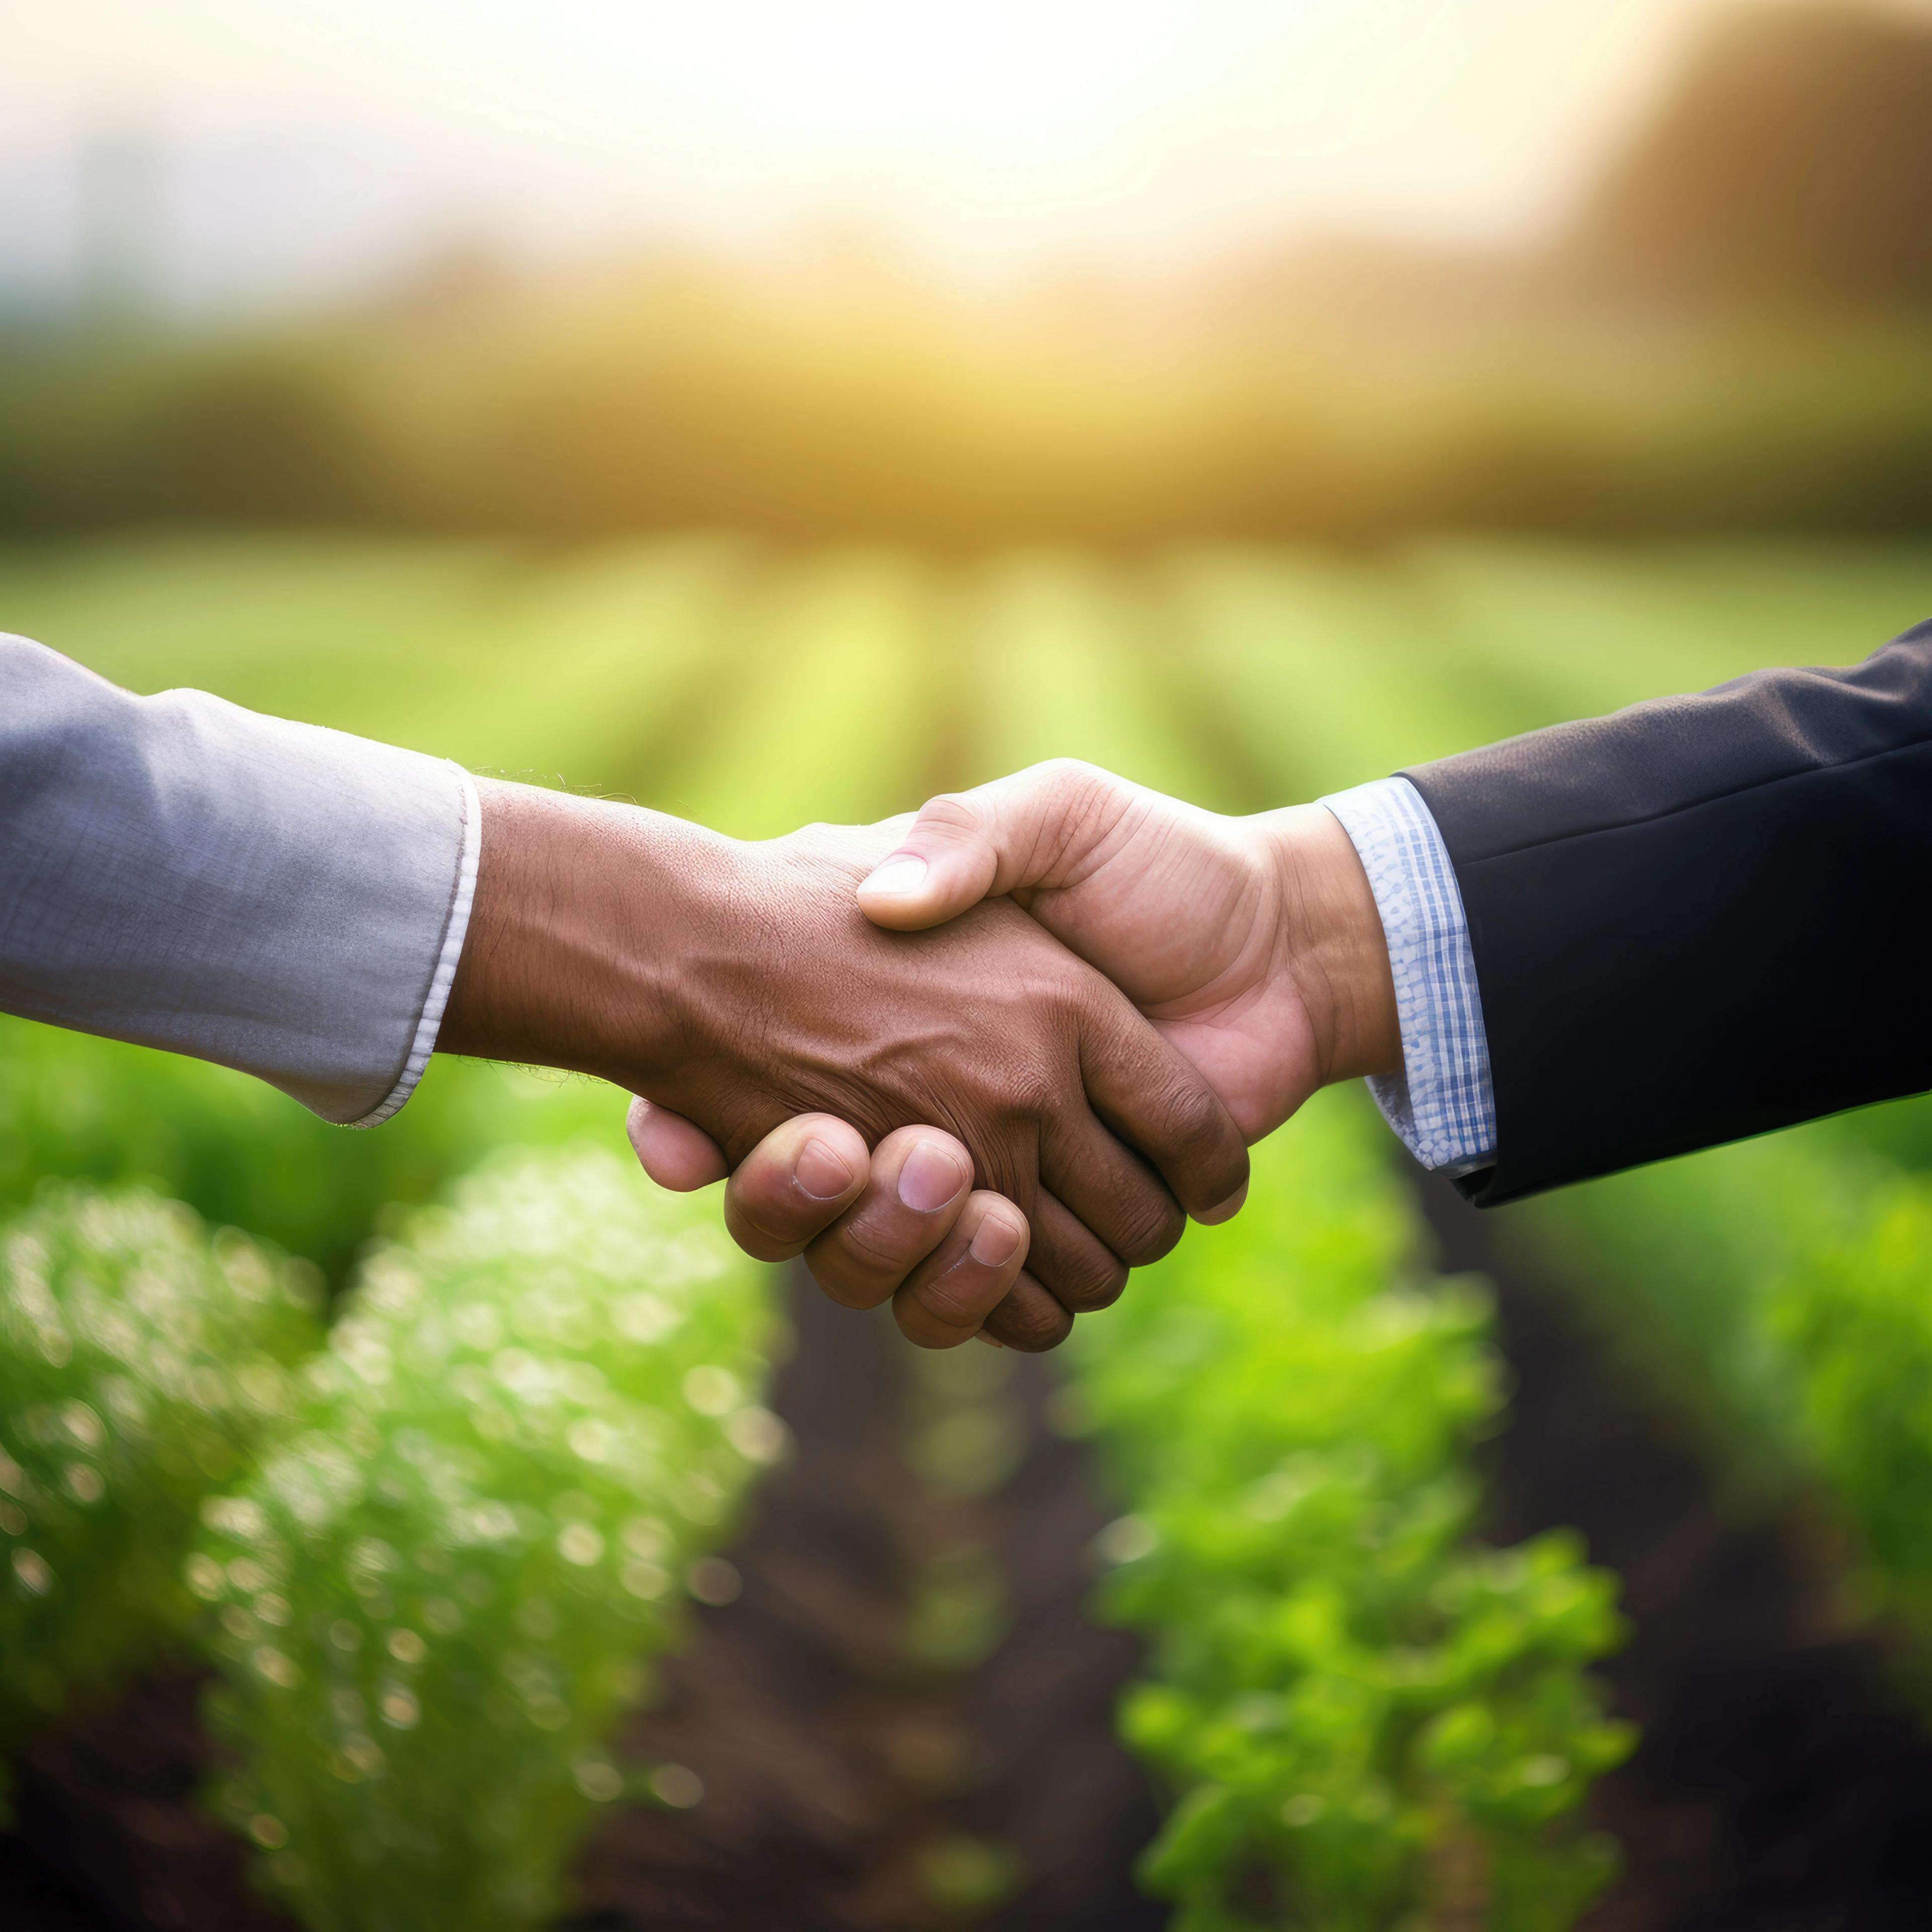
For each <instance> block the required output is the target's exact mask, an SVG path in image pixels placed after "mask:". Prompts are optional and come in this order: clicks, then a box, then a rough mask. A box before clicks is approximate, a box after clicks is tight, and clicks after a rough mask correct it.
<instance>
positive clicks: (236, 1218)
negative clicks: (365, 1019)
mask: <svg viewBox="0 0 1932 1932" xmlns="http://www.w3.org/2000/svg"><path fill="white" fill-rule="evenodd" d="M0 1055H4V1056H5V1064H6V1069H7V1077H6V1079H5V1081H0V1211H4V1210H5V1208H8V1207H11V1206H15V1205H19V1206H24V1205H26V1203H27V1202H28V1201H30V1200H31V1199H32V1198H33V1194H34V1190H35V1188H36V1187H38V1186H39V1185H40V1182H41V1181H43V1179H45V1178H49V1177H50V1176H52V1177H58V1178H61V1179H63V1180H87V1181H95V1182H99V1183H102V1184H109V1183H113V1182H116V1181H139V1182H141V1183H142V1184H146V1185H148V1186H151V1187H154V1188H156V1189H157V1190H159V1191H160V1193H164V1194H167V1195H170V1196H174V1197H175V1198H176V1199H180V1200H183V1201H185V1202H187V1203H188V1204H189V1205H190V1206H191V1207H193V1208H194V1209H195V1210H196V1212H198V1213H199V1214H202V1215H203V1216H204V1217H206V1218H207V1219H208V1220H210V1221H211V1222H214V1223H217V1224H228V1225H233V1226H236V1227H244V1228H247V1229H250V1230H251V1232H254V1233H257V1234H260V1235H263V1236H265V1237H266V1238H268V1239H269V1240H271V1241H275V1243H277V1244H278V1245H279V1246H281V1247H284V1248H285V1249H287V1250H290V1252H292V1253H296V1254H300V1255H304V1256H307V1257H308V1259H311V1260H312V1261H314V1262H316V1263H317V1265H319V1266H320V1267H321V1268H323V1270H324V1271H326V1273H327V1274H328V1275H329V1277H330V1279H331V1280H339V1279H341V1277H342V1276H344V1274H346V1273H347V1271H348V1269H349V1267H350V1264H351V1263H352V1262H353V1259H354V1257H355V1256H356V1252H357V1250H359V1248H360V1247H362V1244H363V1243H364V1242H365V1241H367V1240H368V1238H369V1235H370V1233H371V1230H372V1229H374V1226H376V1224H377V1221H378V1220H379V1218H380V1214H381V1213H382V1211H383V1209H384V1208H386V1207H388V1206H389V1205H390V1204H392V1203H395V1202H408V1203H415V1202H423V1201H426V1200H428V1199H431V1198H432V1197H433V1196H434V1195H435V1193H436V1192H437V1190H438V1189H439V1188H440V1187H443V1186H445V1185H446V1184H448V1182H449V1181H450V1180H451V1179H452V1178H453V1177H454V1176H455V1175H458V1174H460V1173H461V1172H463V1170H464V1169H466V1168H469V1167H470V1166H473V1165H474V1164H475V1163H476V1162H477V1161H478V1160H480V1159H481V1157H482V1156H483V1155H484V1154H486V1153H487V1152H488V1151H490V1148H493V1147H496V1146H498V1145H502V1143H503V1142H505V1141H506V1140H511V1139H514V1140H518V1141H535V1140H546V1141H547V1140H552V1139H562V1138H565V1137H568V1136H571V1135H574V1134H577V1133H583V1132H584V1131H585V1130H586V1127H589V1126H590V1125H591V1124H593V1123H599V1122H601V1121H603V1120H605V1119H607V1120H608V1121H609V1124H610V1132H611V1133H613V1134H614V1133H616V1131H617V1130H618V1123H619V1121H620V1120H621V1119H622V1101H621V1100H620V1099H619V1097H617V1096H616V1094H614V1093H613V1092H612V1091H611V1090H610V1088H607V1087H604V1086H601V1085H598V1084H597V1083H595V1082H568V1083H565V1082H539V1081H537V1080H534V1079H530V1078H529V1076H524V1075H521V1074H519V1073H515V1072H514V1071H513V1070H509V1069H506V1068H498V1067H487V1066H484V1065H480V1064H473V1063H472V1064H463V1063H453V1062H449V1061H437V1062H435V1063H434V1064H432V1066H431V1068H430V1070H429V1072H428V1075H427V1076H425V1079H424V1081H423V1082H422V1085H421V1086H420V1087H419V1088H418V1090H417V1091H416V1094H415V1095H414V1097H413V1098H412V1099H411V1100H410V1104H409V1106H407V1108H405V1109H404V1111H403V1112H402V1113H401V1114H400V1115H398V1117H397V1118H395V1120H394V1121H392V1122H390V1123H389V1124H388V1125H387V1126H386V1127H384V1128H383V1131H382V1132H381V1133H366V1134H358V1133H344V1132H343V1131H342V1130H341V1129H340V1128H338V1127H331V1126H329V1124H328V1123H327V1122H326V1121H320V1120H317V1118H316V1117H315V1116H314V1115H313V1114H311V1113H308V1112H306V1111H305V1109H303V1108H302V1107H301V1106H299V1105H298V1104H297V1103H296V1102H295V1101H293V1100H290V1099H289V1098H288V1097H287V1095H285V1094H278V1093H277V1092H276V1091H275V1089H274V1088H272V1087H269V1086H266V1085H264V1084H263V1082H260V1081H259V1080H254V1079H250V1078H249V1077H248V1076H247V1075H246V1074H242V1073H235V1072H233V1071H232V1070H230V1069H229V1068H227V1067H211V1066H209V1065H208V1064H205V1062H203V1061H196V1060H187V1059H184V1058H181V1057H180V1056H179V1055H173V1054H166V1053H157V1052H152V1051H151V1050H149V1049H145V1048H142V1047H137V1046H126V1045H124V1044H123V1043H121V1042H120V1041H118V1040H96V1039H94V1038H92V1037H89V1036H88V1035H86V1034H74V1033H65V1032H62V1031H59V1030H58V1029H57V1028H52V1027H46V1026H38V1025H34V1024H33V1023H32V1022H30V1021H27V1020H20V1019H9V1018H7V1017H5V1016H0Z"/></svg>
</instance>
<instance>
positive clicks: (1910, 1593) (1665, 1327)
mask: <svg viewBox="0 0 1932 1932" xmlns="http://www.w3.org/2000/svg"><path fill="white" fill-rule="evenodd" d="M1926 1121H1927V1106H1926V1103H1924V1102H1922V1101H1912V1102H1901V1103H1896V1104H1894V1105H1893V1106H1888V1107H1884V1108H1874V1109H1869V1110H1867V1112H1864V1113H1862V1114H1859V1115H1848V1116H1845V1117H1842V1118H1839V1119H1836V1120H1832V1121H1820V1122H1817V1123H1814V1124H1812V1125H1811V1126H1809V1127H1802V1128H1799V1129H1796V1130H1793V1131H1792V1132H1790V1133H1786V1134H1781V1135H1778V1136H1773V1137H1772V1138H1769V1139H1763V1140H1758V1141H1751V1142H1744V1143H1742V1144H1741V1145H1736V1146H1733V1147H1727V1148H1715V1149H1713V1150H1712V1151H1710V1152H1709V1153H1706V1154H1697V1155H1694V1156H1692V1157H1690V1158H1688V1159H1687V1160H1679V1161H1673V1162H1669V1163H1664V1164H1663V1165H1661V1166H1656V1167H1652V1168H1645V1169H1639V1170H1638V1171H1637V1172H1634V1173H1631V1174H1625V1175H1615V1176H1613V1177H1611V1178H1609V1179H1607V1180H1604V1181H1594V1182H1592V1183H1591V1184H1589V1185H1588V1186H1586V1187H1577V1188H1572V1189H1569V1190H1565V1192H1563V1193H1558V1194H1554V1195H1551V1196H1547V1197H1545V1198H1544V1199H1539V1200H1537V1201H1534V1202H1525V1203H1523V1204H1522V1205H1520V1207H1519V1208H1517V1209H1515V1210H1514V1211H1513V1212H1512V1214H1511V1217H1510V1219H1509V1220H1508V1223H1506V1224H1505V1225H1506V1226H1507V1228H1508V1230H1509V1231H1510V1233H1511V1238H1513V1239H1514V1241H1516V1242H1517V1243H1518V1244H1520V1245H1521V1247H1523V1250H1525V1251H1526V1252H1527V1253H1529V1255H1531V1256H1532V1257H1533V1258H1534V1259H1535V1263H1536V1265H1537V1268H1538V1270H1539V1271H1541V1274H1543V1275H1544V1278H1545V1279H1547V1280H1550V1281H1552V1282H1553V1283H1556V1284H1557V1285H1558V1286H1560V1287H1561V1288H1562V1289H1564V1290H1565V1292H1566V1293H1567V1294H1568V1295H1569V1296H1570V1297H1571V1300H1572V1301H1573V1304H1574V1306H1576V1307H1579V1308H1580V1309H1581V1310H1583V1312H1584V1313H1585V1315H1586V1319H1589V1321H1590V1322H1591V1323H1592V1325H1593V1326H1594V1327H1595V1328H1597V1329H1598V1331H1599V1332H1600V1333H1601V1334H1602V1335H1603V1337H1604V1340H1605V1342H1606V1343H1607V1346H1609V1347H1610V1348H1611V1349H1614V1350H1615V1351H1616V1352H1618V1353H1619V1354H1620V1355H1622V1357H1623V1358H1625V1360H1626V1361H1628V1363H1629V1364H1631V1367H1632V1368H1633V1369H1634V1371H1635V1372H1636V1373H1638V1374H1639V1375H1640V1376H1642V1377H1643V1378H1644V1379H1646V1381H1647V1382H1648V1383H1649V1385H1650V1386H1651V1387H1652V1388H1655V1389H1656V1390H1658V1391H1659V1392H1660V1393H1661V1394H1662V1395H1663V1396H1664V1397H1665V1398H1666V1399H1667V1400H1668V1401H1669V1402H1670V1403H1671V1405H1672V1406H1673V1408H1674V1409H1675V1410H1676V1412H1677V1414H1678V1415H1679V1416H1681V1417H1682V1418H1683V1421H1684V1423H1685V1427H1687V1429H1688V1430H1691V1431H1692V1432H1694V1434H1695V1435H1696V1436H1697V1438H1698V1439H1699V1440H1700V1442H1701V1444H1702V1445H1703V1447H1704V1448H1706V1451H1708V1453H1709V1454H1710V1455H1711V1457H1712V1459H1713V1460H1714V1462H1715V1464H1716V1466H1718V1468H1719V1469H1721V1471H1723V1472H1724V1473H1725V1474H1726V1475H1727V1476H1728V1477H1729V1478H1730V1480H1731V1481H1732V1482H1733V1484H1734V1485H1735V1487H1736V1490H1737V1491H1738V1493H1739V1497H1740V1499H1742V1500H1744V1501H1745V1502H1748V1503H1749V1504H1751V1505H1754V1506H1755V1507H1758V1508H1767V1507H1777V1506H1780V1505H1784V1504H1785V1503H1787V1502H1790V1500H1791V1499H1793V1496H1805V1497H1808V1498H1810V1499H1813V1500H1814V1502H1817V1504H1819V1505H1821V1506H1822V1507H1821V1511H1820V1514H1822V1516H1823V1518H1824V1519H1825V1520H1827V1521H1829V1523H1832V1524H1833V1525H1835V1526H1836V1529H1837V1530H1838V1532H1839V1533H1840V1534H1841V1535H1847V1536H1848V1537H1849V1542H1850V1549H1849V1559H1850V1565H1849V1568H1850V1572H1851V1575H1850V1582H1851V1583H1852V1589H1850V1590H1849V1592H1846V1593H1845V1595H1844V1597H1843V1607H1844V1608H1845V1609H1846V1610H1847V1611H1848V1612H1849V1613H1851V1614H1852V1616H1854V1617H1855V1618H1858V1619H1862V1618H1866V1617H1870V1616H1881V1617H1886V1618H1890V1619H1894V1620H1895V1621H1896V1622H1897V1623H1898V1624H1900V1625H1901V1626H1902V1627H1903V1629H1904V1631H1906V1634H1908V1635H1909V1638H1910V1640H1911V1642H1910V1651H1911V1655H1910V1656H1909V1658H1907V1660H1906V1662H1907V1666H1908V1674H1909V1676H1910V1677H1911V1678H1912V1680H1913V1682H1914V1683H1915V1687H1916V1688H1917V1690H1918V1694H1919V1695H1920V1696H1921V1698H1924V1699H1926V1700H1928V1701H1932V1181H1928V1179H1927V1178H1926V1177H1925V1176H1924V1175H1922V1174H1921V1173H1920V1172H1915V1171H1914V1170H1913V1168H1912V1167H1911V1166H1905V1165H1902V1164H1901V1161H1900V1159H1897V1158H1894V1157H1895V1156H1896V1157H1904V1158H1905V1159H1906V1160H1914V1159H1915V1157H1918V1155H1919V1154H1921V1153H1922V1150H1923V1148H1924V1136H1925V1131H1926Z"/></svg>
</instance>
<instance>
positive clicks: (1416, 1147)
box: [1320, 778, 1496, 1176]
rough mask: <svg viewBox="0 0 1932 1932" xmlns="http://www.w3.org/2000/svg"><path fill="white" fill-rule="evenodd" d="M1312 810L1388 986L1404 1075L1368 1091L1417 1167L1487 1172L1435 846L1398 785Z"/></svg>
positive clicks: (1445, 886)
mask: <svg viewBox="0 0 1932 1932" xmlns="http://www.w3.org/2000/svg"><path fill="white" fill-rule="evenodd" d="M1320 802H1321V803H1322V804H1323V805H1326V806H1327V807H1328V809H1329V810H1330V811H1331V812H1333V813H1334V814H1335V816H1336V817H1337V819H1339V820H1340V821H1341V824H1342V829H1343V830H1344V831H1345V832H1347V833H1348V835H1349V838H1350V839H1351V840H1352V841H1353V843H1354V844H1355V850H1356V852H1357V853H1358V855H1359V856H1360V857H1361V861H1362V868H1363V869H1364V871H1366V872H1367V874H1368V876H1369V887H1370V890H1371V891H1372V892H1373V893H1374V894H1375V898H1376V910H1377V911H1378V912H1379V913H1380V914H1381V915H1382V932H1383V934H1384V935H1385V937H1386V938H1387V939H1388V951H1389V970H1390V971H1391V974H1392V975H1393V976H1394V980H1395V1004H1396V1014H1397V1019H1398V1021H1399V1022H1400V1026H1401V1029H1402V1058H1403V1070H1402V1072H1401V1073H1396V1074H1388V1075H1384V1076H1379V1077H1377V1078H1375V1079H1371V1080H1370V1082H1369V1091H1370V1093H1372V1094H1373V1095H1374V1096H1375V1100H1376V1106H1379V1108H1381V1109H1382V1116H1383V1118H1385V1120H1386V1121H1388V1124H1389V1125H1390V1126H1391V1127H1393V1128H1394V1130H1395V1131H1396V1133H1397V1134H1398V1135H1399V1136H1400V1137H1401V1139H1402V1142H1403V1145H1404V1146H1406V1148H1408V1149H1409V1152H1410V1153H1411V1154H1414V1155H1415V1157H1416V1159H1417V1160H1418V1161H1420V1162H1421V1163H1422V1165H1423V1166H1424V1167H1426V1168H1428V1169H1432V1170H1433V1172H1437V1173H1439V1174H1446V1175H1452V1176H1453V1175H1463V1174H1470V1173H1473V1172H1475V1171H1476V1169H1478V1168H1484V1167H1487V1166H1490V1165H1491V1164H1492V1163H1493V1162H1494V1160H1495V1159H1496V1094H1495V1091H1494V1088H1493V1085H1492V1084H1491V1082H1490V1043H1489V1035H1488V1034H1487V1032H1486V1031H1485V1030H1484V1025H1483V1001H1482V995H1481V992H1479V991H1478V988H1477V985H1476V962H1475V953H1473V952H1472V950H1471V948H1470V945H1469V920H1468V919H1467V917H1466V916H1465V914H1464V913H1463V895H1462V892H1461V890H1460V888H1459V887H1458V886H1457V883H1456V868H1455V867H1454V865H1453V864H1452V863H1451V860H1450V857H1449V851H1448V847H1446V846H1445V844H1443V842H1442V833H1441V832H1440V831H1439V830H1438V829H1437V828H1436V820H1434V819H1433V817H1431V816H1430V811H1429V808H1428V807H1427V805H1424V803H1423V802H1422V794H1421V793H1420V792H1418V790H1416V788H1415V786H1413V785H1412V784H1410V783H1409V781H1408V780H1407V779H1406V778H1379V779H1378V780H1376V782H1375V783H1374V784H1365V785H1357V786H1356V787H1355V788H1354V789H1353V790H1350V791H1343V792H1337V793H1333V794H1332V795H1331V796H1329V797H1327V798H1325V799H1322V800H1321V801H1320Z"/></svg>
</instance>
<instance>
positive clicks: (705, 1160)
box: [624, 1094, 731, 1194]
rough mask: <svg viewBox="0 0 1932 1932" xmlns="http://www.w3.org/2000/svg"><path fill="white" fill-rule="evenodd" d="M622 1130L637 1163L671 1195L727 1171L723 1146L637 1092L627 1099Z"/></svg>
mask: <svg viewBox="0 0 1932 1932" xmlns="http://www.w3.org/2000/svg"><path fill="white" fill-rule="evenodd" d="M624 1132H625V1134H626V1135H627V1136H628V1137H629V1139H630V1143H631V1151H632V1152H633V1153H634V1154H636V1156H637V1165H638V1166H640V1167H641V1168H642V1169H643V1170H644V1172H646V1174H648V1175H649V1176H650V1178H652V1180H653V1181H655V1182H656V1183H657V1184H658V1186H659V1187H663V1188H667V1189H669V1190H670V1192H671V1193H673V1194H689V1193H692V1192H693V1191H694V1190H696V1189H697V1188H700V1187H709V1186H710V1185H711V1184H712V1182H713V1181H722V1180H723V1179H724V1177H725V1175H727V1174H729V1173H730V1171H731V1169H730V1163H729V1162H727V1160H725V1158H724V1149H723V1148H721V1147H719V1145H718V1143H717V1142H715V1141H714V1140H713V1139H712V1138H711V1136H709V1134H707V1133H706V1132H705V1131H704V1130H703V1128H702V1127H699V1126H698V1125H697V1124H696V1123H695V1122H694V1121H687V1120H686V1119H685V1118H684V1116H683V1115H682V1114H673V1112H671V1110H670V1109H669V1108H668V1107H659V1106H654V1105H653V1104H652V1103H651V1102H650V1101H649V1100H646V1099H645V1098H644V1097H643V1095H642V1094H639V1095H638V1096H637V1098H636V1099H635V1100H633V1101H632V1102H631V1111H630V1112H629V1113H628V1115H625V1120H624Z"/></svg>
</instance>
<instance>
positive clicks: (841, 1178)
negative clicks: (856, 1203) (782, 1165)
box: [791, 1140, 852, 1201]
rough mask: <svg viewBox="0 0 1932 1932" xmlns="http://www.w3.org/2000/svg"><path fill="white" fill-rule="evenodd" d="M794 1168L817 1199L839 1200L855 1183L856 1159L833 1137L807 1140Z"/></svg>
mask: <svg viewBox="0 0 1932 1932" xmlns="http://www.w3.org/2000/svg"><path fill="white" fill-rule="evenodd" d="M791 1172H792V1178H793V1180H794V1181H796V1182H797V1183H798V1184H799V1187H802V1188H803V1189H804V1190H805V1193H808V1195H810V1196H811V1198H812V1199H813V1200H814V1201H833V1200H836V1199H838V1196H840V1195H841V1194H843V1193H844V1192H845V1190H847V1188H848V1187H850V1186H851V1185H852V1163H850V1161H849V1160H847V1159H846V1158H845V1157H844V1155H843V1154H841V1153H840V1152H839V1151H838V1149H837V1148H835V1147H834V1146H833V1145H832V1144H831V1142H829V1141H820V1140H809V1141H807V1142H805V1146H804V1148H803V1150H802V1152H801V1153H800V1154H799V1157H798V1161H797V1163H796V1166H793V1169H792V1171H791Z"/></svg>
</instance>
